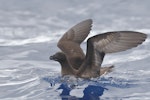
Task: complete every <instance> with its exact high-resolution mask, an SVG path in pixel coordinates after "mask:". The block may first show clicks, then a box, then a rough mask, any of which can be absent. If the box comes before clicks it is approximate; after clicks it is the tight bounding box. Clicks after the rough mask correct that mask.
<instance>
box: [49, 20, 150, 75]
mask: <svg viewBox="0 0 150 100" xmlns="http://www.w3.org/2000/svg"><path fill="white" fill-rule="evenodd" d="M91 27H92V19H87V20H84V21H82V22H80V23H78V24H76V25H75V26H73V27H72V28H70V29H69V30H68V31H67V32H66V33H65V34H64V35H63V36H62V37H61V39H60V40H59V41H58V44H57V46H58V47H59V48H60V49H61V52H57V53H56V54H54V55H52V56H50V59H51V60H55V61H58V62H59V63H60V64H61V68H62V69H61V74H62V76H64V75H74V76H76V77H81V78H95V77H99V76H101V75H102V74H104V73H108V72H111V70H112V68H113V65H112V66H109V67H101V64H102V62H103V58H104V56H105V54H108V53H116V52H121V51H125V50H128V49H131V48H133V47H137V46H138V45H139V44H142V43H143V42H144V41H145V39H146V38H147V35H146V34H144V33H141V32H135V31H113V32H106V33H102V34H98V35H95V36H92V37H90V38H89V39H88V40H87V50H86V55H85V54H84V52H83V50H82V49H81V47H80V44H81V43H82V42H83V41H84V40H85V39H86V37H87V36H88V34H89V33H90V30H91Z"/></svg>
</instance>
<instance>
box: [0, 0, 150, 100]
mask: <svg viewBox="0 0 150 100" xmlns="http://www.w3.org/2000/svg"><path fill="white" fill-rule="evenodd" d="M149 3H150V1H149V0H144V1H142V0H132V1H131V0H113V1H110V0H105V1H104V0H99V1H98V0H93V1H91V0H82V1H77V0H72V1H71V0H55V1H52V0H44V1H43V0H29V1H26V0H10V1H6V0H0V100H99V99H100V100H149V99H150V87H149V84H150V78H149V76H150V66H149V65H150V64H149V63H150V13H149V9H150V6H149ZM87 18H92V19H93V27H92V29H93V30H92V31H91V34H90V36H92V35H95V34H98V33H102V32H106V31H117V30H134V31H139V32H143V33H146V34H148V38H147V40H146V41H145V42H144V43H143V44H142V45H140V46H138V47H137V48H134V49H131V50H128V51H124V52H120V53H115V54H108V55H106V57H105V58H104V63H103V66H105V65H110V64H111V65H112V64H113V65H115V68H114V70H113V72H111V73H109V74H107V75H104V76H101V77H98V78H95V79H91V80H84V79H81V78H75V77H73V76H65V77H61V75H60V71H61V67H60V65H59V64H58V63H57V62H54V61H50V60H49V56H50V55H53V54H54V53H55V52H57V51H59V49H58V48H57V46H56V45H57V41H58V40H59V38H60V37H61V35H62V34H64V32H65V31H67V30H68V29H69V28H70V27H71V26H73V25H74V24H76V23H78V22H80V21H82V20H84V19H87ZM82 47H83V50H84V51H86V42H84V43H83V44H82Z"/></svg>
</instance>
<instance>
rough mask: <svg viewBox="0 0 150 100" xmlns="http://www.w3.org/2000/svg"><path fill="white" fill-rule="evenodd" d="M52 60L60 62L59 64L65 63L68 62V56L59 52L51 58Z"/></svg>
mask: <svg viewBox="0 0 150 100" xmlns="http://www.w3.org/2000/svg"><path fill="white" fill-rule="evenodd" d="M49 59H50V60H54V61H58V62H60V63H61V62H64V61H66V56H65V54H64V53H63V52H57V53H56V54H54V55H52V56H50V57H49Z"/></svg>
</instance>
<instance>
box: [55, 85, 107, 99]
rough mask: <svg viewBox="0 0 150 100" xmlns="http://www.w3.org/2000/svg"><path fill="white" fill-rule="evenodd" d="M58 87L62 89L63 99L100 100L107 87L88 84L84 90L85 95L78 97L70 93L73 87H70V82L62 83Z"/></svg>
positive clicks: (61, 95)
mask: <svg viewBox="0 0 150 100" xmlns="http://www.w3.org/2000/svg"><path fill="white" fill-rule="evenodd" d="M58 89H62V93H61V94H60V97H61V98H62V100H100V96H102V95H103V92H104V90H105V89H106V88H104V87H102V86H97V85H88V86H87V87H86V88H85V89H84V91H83V94H84V95H83V97H81V98H78V97H75V96H71V95H70V91H71V90H72V88H70V87H68V84H65V83H62V84H61V85H60V86H59V88H58Z"/></svg>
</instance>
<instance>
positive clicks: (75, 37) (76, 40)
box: [57, 19, 92, 69]
mask: <svg viewBox="0 0 150 100" xmlns="http://www.w3.org/2000/svg"><path fill="white" fill-rule="evenodd" d="M91 27H92V20H91V19H87V20H85V21H82V22H80V23H78V24H76V25H75V26H73V27H72V28H71V29H69V30H68V31H67V32H66V33H65V34H64V35H63V36H62V38H61V39H60V40H59V42H58V44H57V46H58V47H59V48H60V49H61V50H62V51H63V52H64V53H65V55H66V57H67V60H68V62H69V64H70V66H72V67H73V68H76V69H78V68H79V67H80V65H81V63H82V62H83V60H84V58H85V54H84V52H83V50H82V49H81V47H80V44H81V43H82V42H83V41H84V40H85V38H86V37H87V36H88V34H89V33H90V30H91ZM79 62H80V63H79Z"/></svg>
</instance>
